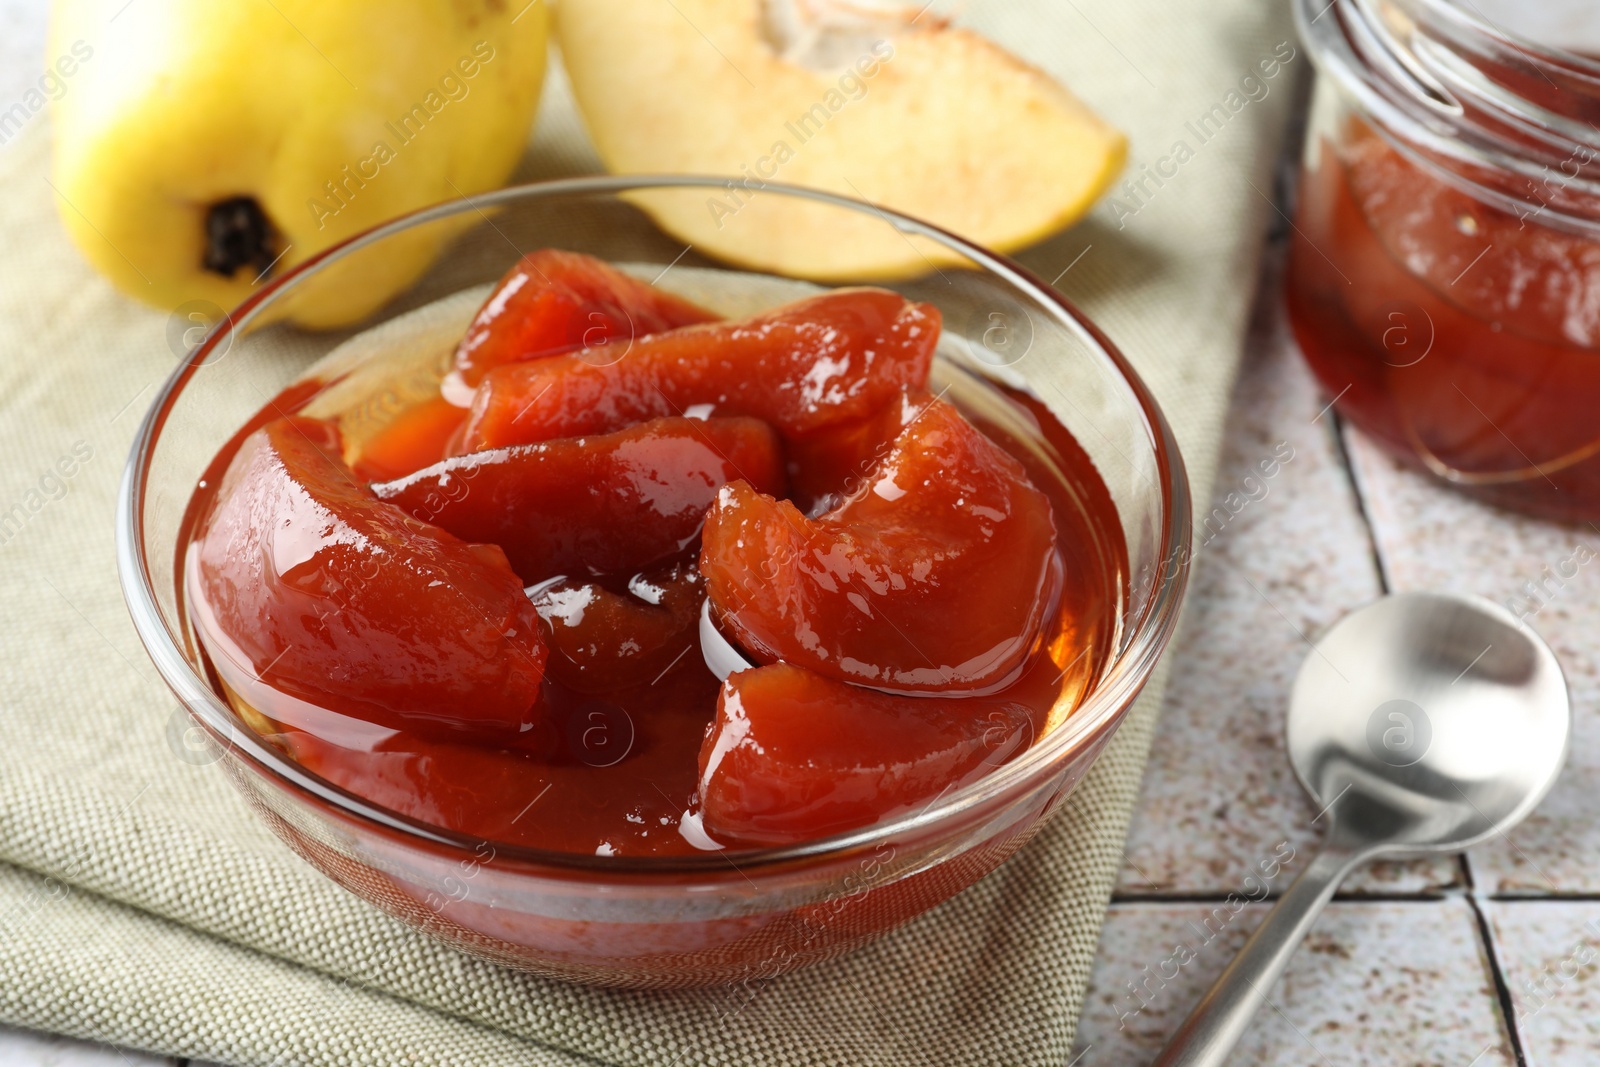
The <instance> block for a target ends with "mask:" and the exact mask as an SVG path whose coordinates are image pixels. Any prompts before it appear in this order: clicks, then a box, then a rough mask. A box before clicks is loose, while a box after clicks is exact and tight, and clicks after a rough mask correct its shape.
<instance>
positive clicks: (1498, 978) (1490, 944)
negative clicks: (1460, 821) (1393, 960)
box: [1462, 854, 1528, 1067]
mask: <svg viewBox="0 0 1600 1067" xmlns="http://www.w3.org/2000/svg"><path fill="white" fill-rule="evenodd" d="M1462 859H1463V861H1464V860H1465V859H1466V856H1465V855H1464V854H1463V856H1462ZM1465 899H1466V902H1467V907H1469V908H1471V909H1472V917H1473V918H1474V919H1475V920H1476V921H1477V924H1478V937H1479V938H1480V943H1481V944H1482V945H1483V952H1484V957H1485V958H1486V959H1487V960H1488V963H1489V977H1490V978H1491V979H1492V980H1493V982H1494V993H1495V1000H1496V1001H1497V1002H1498V1004H1499V1006H1500V1018H1501V1020H1502V1021H1503V1022H1504V1023H1505V1029H1506V1040H1507V1041H1509V1042H1511V1055H1512V1057H1513V1058H1514V1059H1515V1060H1516V1063H1517V1067H1528V1054H1527V1053H1526V1052H1525V1051H1524V1050H1523V1047H1522V1031H1521V1030H1520V1029H1519V1028H1518V1026H1517V1009H1516V1004H1515V1003H1514V1002H1513V1001H1512V999H1511V983H1510V981H1509V980H1508V979H1507V978H1506V975H1505V970H1504V968H1502V967H1501V965H1500V953H1499V950H1498V949H1497V947H1496V945H1495V940H1494V928H1493V927H1491V926H1490V925H1489V917H1488V916H1487V915H1485V914H1484V913H1483V908H1482V906H1481V905H1482V900H1481V899H1480V898H1479V897H1478V895H1477V893H1476V892H1475V891H1474V890H1473V889H1471V888H1469V890H1468V891H1467V893H1466V894H1465Z"/></svg>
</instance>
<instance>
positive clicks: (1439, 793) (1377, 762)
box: [1154, 593, 1572, 1067]
mask: <svg viewBox="0 0 1600 1067" xmlns="http://www.w3.org/2000/svg"><path fill="white" fill-rule="evenodd" d="M1571 725H1572V712H1571V707H1570V705H1569V704H1568V699H1567V685H1566V680H1565V678H1564V677H1563V676H1562V673H1561V666H1560V664H1558V663H1557V662H1556V658H1555V655H1554V654H1553V653H1552V652H1551V651H1550V649H1549V647H1548V646H1547V645H1545V643H1544V642H1543V641H1541V640H1540V639H1539V637H1538V635H1537V634H1535V633H1534V632H1533V631H1532V630H1530V629H1528V628H1527V627H1526V626H1525V625H1523V624H1522V623H1521V622H1519V621H1518V620H1517V619H1516V618H1515V617H1514V616H1512V615H1511V613H1510V612H1508V611H1506V610H1505V609H1504V608H1502V607H1500V606H1499V605H1498V604H1494V603H1492V602H1490V601H1488V600H1484V599H1482V598H1480V597H1466V596H1452V595H1447V594H1441V593H1402V594H1398V595H1395V596H1390V597H1385V598H1384V599H1382V600H1379V601H1378V602H1376V603H1374V604H1370V605H1368V606H1367V607H1364V608H1362V609H1361V610H1359V611H1356V612H1354V613H1352V614H1350V615H1348V616H1346V617H1345V618H1344V619H1342V620H1341V621H1340V622H1339V623H1338V624H1337V625H1336V626H1334V627H1333V628H1332V629H1331V630H1329V631H1328V633H1327V634H1326V635H1325V636H1324V637H1323V638H1322V640H1321V641H1318V642H1317V644H1316V645H1315V646H1314V647H1313V651H1312V655H1311V656H1310V657H1309V658H1308V659H1307V660H1306V662H1305V665H1304V666H1303V667H1302V668H1301V669H1300V675H1299V677H1298V678H1297V679H1296V680H1295V684H1294V693H1293V695H1292V697H1291V698H1290V702H1289V724H1288V742H1289V759H1290V761H1291V762H1292V763H1293V764H1294V770H1295V774H1296V775H1298V776H1299V778H1300V783H1301V785H1303V786H1305V788H1306V790H1307V791H1308V792H1309V793H1310V794H1311V795H1312V797H1313V798H1314V799H1315V800H1316V801H1317V803H1318V804H1319V805H1322V806H1323V811H1324V814H1325V815H1327V816H1331V818H1332V825H1331V826H1330V827H1329V828H1328V832H1327V838H1326V839H1325V841H1324V842H1323V847H1322V851H1321V853H1320V854H1319V855H1318V856H1317V857H1316V858H1315V859H1313V860H1312V861H1311V863H1310V864H1309V865H1308V866H1307V867H1306V869H1305V870H1304V871H1302V872H1301V874H1300V876H1299V877H1298V878H1296V879H1295V881H1294V884H1292V885H1291V886H1289V888H1288V889H1287V890H1286V891H1285V892H1284V894H1283V896H1282V898H1281V899H1280V900H1279V901H1278V903H1277V906H1276V907H1274V908H1273V909H1272V911H1271V912H1270V913H1269V914H1268V915H1267V917H1266V919H1265V920H1264V921H1263V922H1262V923H1261V926H1260V927H1259V928H1258V929H1257V930H1256V932H1255V933H1254V934H1252V935H1251V937H1250V940H1249V941H1247V942H1245V946H1244V948H1243V949H1241V950H1240V951H1239V955H1238V956H1237V957H1236V958H1235V959H1234V961H1233V962H1232V963H1231V964H1229V965H1228V969H1227V970H1225V971H1223V972H1222V976H1221V977H1220V978H1218V979H1217V981H1216V984H1214V985H1213V986H1212V987H1211V989H1210V991H1209V992H1207V993H1206V995H1205V996H1204V997H1203V998H1201V1000H1200V1003H1199V1004H1198V1005H1197V1006H1196V1007H1195V1009H1194V1011H1193V1012H1192V1013H1190V1015H1189V1017H1188V1018H1187V1019H1185V1020H1184V1022H1183V1025H1182V1026H1180V1027H1179V1028H1178V1031H1177V1033H1176V1034H1174V1035H1173V1037H1172V1040H1171V1042H1169V1043H1168V1045H1167V1047H1166V1048H1165V1049H1164V1050H1163V1051H1162V1053H1161V1055H1160V1056H1158V1057H1157V1058H1156V1061H1155V1064H1154V1067H1221V1065H1222V1064H1224V1063H1225V1062H1226V1061H1227V1058H1228V1055H1229V1053H1230V1052H1231V1051H1232V1049H1233V1046H1234V1044H1235V1043H1236V1042H1237V1041H1238V1040H1239V1038H1240V1037H1241V1036H1242V1035H1243V1034H1244V1031H1245V1028H1246V1027H1247V1026H1249V1024H1250V1019H1251V1017H1253V1016H1254V1015H1255V1013H1256V1009H1258V1008H1259V1007H1260V1006H1261V1004H1262V1003H1263V1002H1264V1001H1265V1000H1266V998H1267V991H1268V990H1269V989H1271V988H1272V984H1273V983H1274V982H1275V981H1277V979H1278V978H1279V976H1281V975H1282V974H1283V971H1284V968H1285V967H1287V966H1288V963H1289V959H1290V957H1292V956H1293V955H1294V952H1295V949H1296V948H1298V947H1299V946H1300V942H1301V940H1302V939H1303V938H1304V937H1305V935H1306V933H1307V932H1308V931H1309V930H1310V929H1311V925H1312V923H1314V922H1315V921H1316V918H1317V915H1318V914H1319V913H1320V912H1321V911H1322V908H1323V905H1325V904H1327V903H1328V900H1329V899H1330V898H1331V897H1332V896H1333V894H1334V890H1336V889H1337V888H1338V887H1339V883H1340V882H1342V881H1343V880H1344V877H1345V875H1347V874H1349V873H1350V871H1351V870H1353V869H1354V868H1355V867H1356V866H1358V865H1359V864H1362V863H1365V862H1367V861H1368V860H1370V859H1373V858H1375V857H1377V856H1389V857H1393V856H1404V855H1412V854H1419V853H1425V852H1459V851H1460V850H1462V849H1464V848H1467V847H1468V846H1470V845H1474V844H1477V843H1478V842H1480V841H1483V840H1486V839H1488V838H1490V837H1493V836H1495V835H1497V834H1503V833H1505V832H1506V831H1507V830H1509V829H1510V828H1511V827H1513V826H1515V825H1516V824H1517V823H1518V822H1520V821H1521V820H1522V819H1523V817H1524V816H1526V815H1527V814H1528V813H1529V812H1530V811H1532V810H1533V809H1534V807H1535V806H1536V805H1537V804H1538V803H1539V801H1540V800H1542V799H1543V798H1544V795H1545V793H1547V792H1549V790H1550V787H1551V785H1553V784H1554V783H1555V780H1556V775H1557V774H1558V773H1560V770H1561V764H1562V762H1563V761H1564V760H1565V758H1566V752H1567V735H1568V733H1569V731H1570V729H1571ZM1319 818H1320V817H1319Z"/></svg>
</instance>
